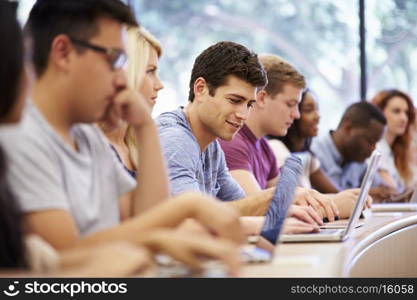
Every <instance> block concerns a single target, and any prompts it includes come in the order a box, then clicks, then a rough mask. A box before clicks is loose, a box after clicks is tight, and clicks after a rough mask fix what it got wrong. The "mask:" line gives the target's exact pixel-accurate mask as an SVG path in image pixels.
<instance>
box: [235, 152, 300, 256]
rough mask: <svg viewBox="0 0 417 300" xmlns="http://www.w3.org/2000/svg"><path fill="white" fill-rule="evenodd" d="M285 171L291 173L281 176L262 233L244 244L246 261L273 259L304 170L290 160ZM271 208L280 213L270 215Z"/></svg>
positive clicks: (283, 171)
mask: <svg viewBox="0 0 417 300" xmlns="http://www.w3.org/2000/svg"><path fill="white" fill-rule="evenodd" d="M292 159H296V160H299V158H294V156H293V157H292ZM285 172H288V173H290V174H289V175H288V176H281V179H280V180H279V181H278V183H277V186H276V188H275V193H274V196H273V199H272V201H271V204H270V207H269V210H268V212H267V214H266V217H265V221H264V224H263V226H262V229H261V233H260V234H259V235H256V236H249V237H248V242H249V243H250V244H251V245H248V246H244V247H243V248H242V249H241V250H242V259H243V262H244V263H266V262H270V261H271V260H272V259H273V254H274V252H275V247H276V245H277V243H278V237H279V235H280V233H281V229H282V227H283V224H284V221H285V219H286V217H287V214H288V209H289V208H290V206H291V204H292V203H293V199H294V194H295V189H296V188H297V183H298V179H299V177H300V175H301V172H302V166H301V165H297V166H296V165H294V164H292V162H290V163H289V165H287V164H285V165H284V166H283V167H282V168H281V175H282V174H284V173H285ZM284 187H285V188H284ZM273 203H275V204H276V206H275V207H274V206H273ZM270 210H273V211H275V212H276V211H278V215H276V214H273V215H274V217H270V214H269V213H270ZM268 218H269V219H268ZM273 219H274V220H273ZM272 220H273V221H272ZM268 221H269V222H268ZM271 224H272V225H271Z"/></svg>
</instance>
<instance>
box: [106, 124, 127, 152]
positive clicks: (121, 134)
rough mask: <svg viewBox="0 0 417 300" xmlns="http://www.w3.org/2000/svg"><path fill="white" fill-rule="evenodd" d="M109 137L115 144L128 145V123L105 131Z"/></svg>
mask: <svg viewBox="0 0 417 300" xmlns="http://www.w3.org/2000/svg"><path fill="white" fill-rule="evenodd" d="M103 132H104V134H105V135H106V137H107V139H108V140H109V142H110V143H111V144H112V145H113V146H115V147H116V146H124V145H126V141H125V137H126V132H127V124H126V123H123V125H121V126H119V127H118V128H116V129H113V130H111V131H103Z"/></svg>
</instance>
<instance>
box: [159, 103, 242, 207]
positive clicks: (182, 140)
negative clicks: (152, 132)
mask: <svg viewBox="0 0 417 300" xmlns="http://www.w3.org/2000/svg"><path fill="white" fill-rule="evenodd" d="M156 123H157V125H158V129H159V137H160V140H161V146H162V150H163V153H164V156H165V159H166V161H167V165H168V175H169V180H170V185H171V193H172V194H173V195H177V194H180V193H183V192H186V191H200V192H203V193H205V194H208V195H211V196H214V197H217V198H219V199H220V200H223V201H231V200H238V199H241V198H244V197H245V192H244V191H243V189H242V188H241V187H240V185H239V184H238V183H237V182H236V181H235V180H234V179H233V178H232V176H231V175H230V174H229V170H228V168H227V166H226V161H225V158H224V153H223V150H222V149H221V147H220V145H219V143H218V142H217V140H215V141H213V142H211V143H210V144H209V145H208V146H207V148H206V149H205V150H204V151H203V152H201V150H200V146H199V144H198V142H197V139H196V138H195V136H194V134H193V132H192V130H191V127H190V124H189V123H188V121H187V119H186V117H185V114H184V112H183V111H182V109H181V108H179V109H177V110H174V111H172V112H166V113H163V114H161V115H160V116H159V117H158V118H157V119H156Z"/></svg>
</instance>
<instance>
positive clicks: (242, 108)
mask: <svg viewBox="0 0 417 300" xmlns="http://www.w3.org/2000/svg"><path fill="white" fill-rule="evenodd" d="M249 111H250V109H249V108H248V107H247V104H246V103H243V104H242V105H238V108H237V110H236V112H235V116H236V118H237V119H238V120H240V121H246V119H247V118H248V116H249Z"/></svg>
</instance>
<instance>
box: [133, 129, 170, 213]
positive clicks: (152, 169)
mask: <svg viewBox="0 0 417 300" xmlns="http://www.w3.org/2000/svg"><path fill="white" fill-rule="evenodd" d="M136 134H137V137H138V141H139V164H138V176H137V183H138V185H137V187H136V189H135V190H134V191H133V195H132V203H133V215H138V214H140V213H142V212H143V211H145V210H147V209H149V208H151V207H153V206H154V205H155V204H157V203H160V202H161V201H162V200H165V199H167V198H168V197H169V188H168V176H167V173H166V168H165V164H164V160H163V158H162V151H161V146H160V144H159V138H158V134H157V130H156V126H155V124H154V122H153V121H151V122H150V123H149V124H147V125H146V126H141V127H139V128H137V129H136ZM141 141H143V142H141Z"/></svg>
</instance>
